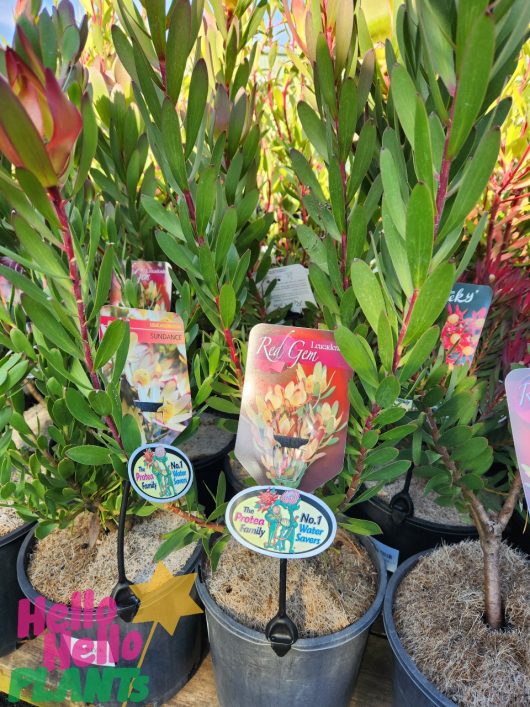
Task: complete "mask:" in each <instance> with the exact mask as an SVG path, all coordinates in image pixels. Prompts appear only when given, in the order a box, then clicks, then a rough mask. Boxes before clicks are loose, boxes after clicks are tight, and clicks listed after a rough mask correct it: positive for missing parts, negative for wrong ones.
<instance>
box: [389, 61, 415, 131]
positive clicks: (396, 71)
mask: <svg viewBox="0 0 530 707" xmlns="http://www.w3.org/2000/svg"><path fill="white" fill-rule="evenodd" d="M390 88H391V91H392V100H393V101H394V106H395V108H396V112H397V114H398V118H399V122H400V123H401V127H402V128H403V132H404V133H405V135H406V136H407V140H408V141H409V143H410V144H411V145H414V124H415V121H416V115H415V112H416V98H417V95H416V94H417V92H416V86H415V85H414V82H413V80H412V79H411V78H410V76H409V74H408V72H407V70H406V69H405V67H403V66H401V65H400V64H395V65H394V68H393V69H392V77H391V83H390Z"/></svg>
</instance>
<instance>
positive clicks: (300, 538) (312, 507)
mask: <svg viewBox="0 0 530 707" xmlns="http://www.w3.org/2000/svg"><path fill="white" fill-rule="evenodd" d="M225 520H226V525H227V527H228V530H229V531H230V533H231V534H232V536H233V537H234V538H235V539H236V540H237V541H238V542H239V543H241V544H242V545H244V546H245V547H248V548H249V549H250V550H254V552H259V553H260V554H262V555H268V556H269V557H278V558H280V559H284V558H285V559H288V560H289V559H303V558H304V557H312V556H313V555H318V554H319V553H321V552H323V551H324V550H326V549H327V548H328V547H329V546H330V545H331V543H332V542H333V540H334V538H335V534H336V532H337V521H336V520H335V516H334V515H333V513H332V512H331V511H330V509H329V508H328V506H327V505H326V504H325V503H324V502H323V501H321V500H320V499H319V498H317V497H316V496H313V495H312V494H310V493H305V492H304V491H299V490H297V489H290V488H284V487H283V486H253V487H252V488H249V489H245V490H244V491H241V492H240V493H238V494H237V496H234V498H233V499H232V500H231V501H230V503H229V504H228V507H227V509H226V515H225Z"/></svg>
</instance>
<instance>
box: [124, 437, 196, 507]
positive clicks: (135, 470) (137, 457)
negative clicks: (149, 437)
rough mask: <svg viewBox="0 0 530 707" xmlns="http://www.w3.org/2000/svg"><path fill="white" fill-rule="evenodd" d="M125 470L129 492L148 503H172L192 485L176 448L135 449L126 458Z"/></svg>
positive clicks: (185, 459) (187, 463) (187, 464)
mask: <svg viewBox="0 0 530 707" xmlns="http://www.w3.org/2000/svg"><path fill="white" fill-rule="evenodd" d="M128 470H129V479H130V481H131V485H132V487H133V489H134V490H135V491H136V493H137V494H138V495H140V496H141V497H142V498H145V499H146V501H151V502H152V503H170V502H171V501H176V500H177V499H179V498H181V497H182V496H184V495H186V494H187V493H188V491H189V490H190V488H191V485H192V483H193V467H192V465H191V462H190V460H189V459H188V457H187V456H186V455H185V454H184V452H181V450H180V449H177V448H176V447H170V446H169V445H167V444H158V443H155V444H144V445H143V446H142V447H138V449H135V450H134V452H133V453H132V454H131V456H130V458H129V464H128Z"/></svg>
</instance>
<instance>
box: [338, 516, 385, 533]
mask: <svg viewBox="0 0 530 707" xmlns="http://www.w3.org/2000/svg"><path fill="white" fill-rule="evenodd" d="M339 525H340V527H341V528H344V530H348V531H349V532H350V533H353V534H354V535H380V534H381V533H382V532H383V531H382V530H381V528H380V527H379V526H378V525H377V523H374V522H373V521H371V520H361V519H360V518H349V519H348V520H347V521H345V522H343V523H339Z"/></svg>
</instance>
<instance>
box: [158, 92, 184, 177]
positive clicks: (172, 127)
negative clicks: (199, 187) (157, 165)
mask: <svg viewBox="0 0 530 707" xmlns="http://www.w3.org/2000/svg"><path fill="white" fill-rule="evenodd" d="M161 130H162V141H163V144H164V150H165V157H166V159H167V162H168V165H169V168H170V170H171V173H172V175H173V177H174V179H175V180H176V182H177V184H178V185H179V187H180V188H181V189H182V191H186V190H187V189H188V175H187V172H186V162H185V160H184V150H183V148H182V139H181V135H180V124H179V119H178V116H177V112H176V110H175V108H174V106H173V105H172V104H171V101H170V100H169V99H168V98H165V99H164V103H163V104H162V116H161Z"/></svg>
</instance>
